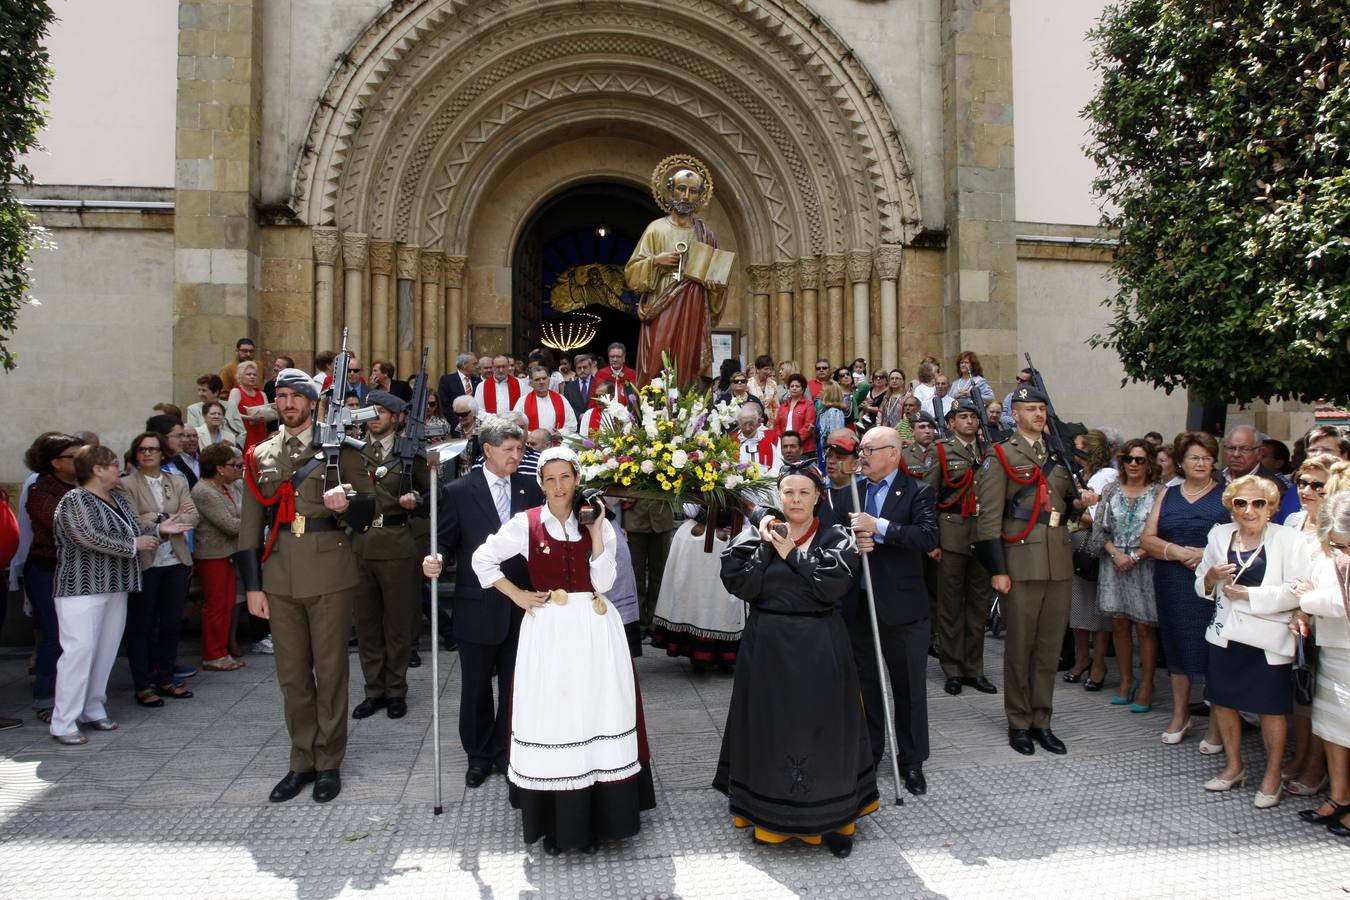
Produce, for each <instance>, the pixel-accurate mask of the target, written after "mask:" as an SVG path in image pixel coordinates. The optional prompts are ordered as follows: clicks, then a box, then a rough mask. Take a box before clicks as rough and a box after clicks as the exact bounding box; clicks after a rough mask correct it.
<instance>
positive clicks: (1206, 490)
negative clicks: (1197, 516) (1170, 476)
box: [1181, 481, 1214, 500]
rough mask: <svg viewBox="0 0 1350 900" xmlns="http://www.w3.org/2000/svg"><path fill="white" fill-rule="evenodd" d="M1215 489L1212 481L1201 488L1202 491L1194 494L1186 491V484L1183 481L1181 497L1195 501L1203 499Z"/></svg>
mask: <svg viewBox="0 0 1350 900" xmlns="http://www.w3.org/2000/svg"><path fill="white" fill-rule="evenodd" d="M1213 487H1214V482H1212V481H1211V482H1210V483H1209V484H1207V485H1205V486H1204V487H1202V488H1200V490H1198V491H1194V492H1192V491H1188V490H1186V482H1184V481H1183V482H1182V483H1181V496H1183V497H1185V498H1186V499H1187V500H1194V499H1196V498H1197V497H1203V496H1204V495H1205V494H1207V493H1209V491H1210V490H1212V489H1213Z"/></svg>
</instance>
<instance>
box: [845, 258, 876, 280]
mask: <svg viewBox="0 0 1350 900" xmlns="http://www.w3.org/2000/svg"><path fill="white" fill-rule="evenodd" d="M848 280H849V282H850V283H851V284H858V283H859V282H866V281H871V280H872V251H871V250H850V251H848Z"/></svg>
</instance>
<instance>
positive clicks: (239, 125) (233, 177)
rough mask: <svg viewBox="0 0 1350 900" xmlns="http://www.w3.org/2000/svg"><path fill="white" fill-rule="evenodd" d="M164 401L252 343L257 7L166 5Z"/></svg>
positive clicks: (258, 113) (256, 300)
mask: <svg viewBox="0 0 1350 900" xmlns="http://www.w3.org/2000/svg"><path fill="white" fill-rule="evenodd" d="M174 5H175V6H176V7H179V9H178V30H177V32H176V37H177V42H178V60H177V63H178V65H177V73H178V75H177V103H176V115H175V119H174V137H175V142H174V143H175V150H174V157H175V161H174V215H173V249H174V290H173V342H172V346H171V347H169V348H167V350H168V352H169V353H170V354H171V355H172V360H173V396H174V398H176V399H177V400H178V401H179V402H180V403H186V402H188V401H189V400H190V399H191V398H192V397H193V396H194V393H195V382H196V379H197V376H199V375H201V373H203V372H214V371H216V370H217V369H219V368H220V367H221V366H222V365H223V364H224V363H226V362H228V361H230V360H232V359H234V342H235V341H236V340H237V339H238V338H241V337H244V336H248V337H252V338H253V339H254V340H258V341H261V340H262V336H261V335H260V334H259V333H258V327H259V321H260V319H261V306H262V301H261V298H260V294H261V284H260V279H261V273H262V254H261V249H262V247H261V244H262V241H261V235H260V232H259V229H258V222H257V219H256V218H255V217H254V215H253V210H254V208H255V207H256V206H257V205H258V198H259V196H260V184H261V170H262V163H261V158H260V154H261V139H260V133H261V130H262V96H263V85H262V8H263V0H234V2H232V3H231V4H229V5H226V4H225V3H186V2H185V3H182V4H174Z"/></svg>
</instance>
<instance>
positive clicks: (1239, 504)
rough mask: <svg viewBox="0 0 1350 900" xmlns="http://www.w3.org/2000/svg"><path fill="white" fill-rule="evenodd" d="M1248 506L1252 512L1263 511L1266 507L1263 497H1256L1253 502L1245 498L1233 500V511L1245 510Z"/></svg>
mask: <svg viewBox="0 0 1350 900" xmlns="http://www.w3.org/2000/svg"><path fill="white" fill-rule="evenodd" d="M1248 506H1250V507H1251V508H1252V509H1254V510H1262V509H1265V508H1266V506H1267V504H1266V499H1265V498H1264V497H1257V498H1256V499H1255V500H1248V499H1247V498H1246V497H1234V498H1233V509H1246V508H1247V507H1248Z"/></svg>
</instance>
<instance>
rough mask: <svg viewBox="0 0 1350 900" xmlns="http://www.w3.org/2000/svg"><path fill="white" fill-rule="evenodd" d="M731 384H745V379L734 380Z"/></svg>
mask: <svg viewBox="0 0 1350 900" xmlns="http://www.w3.org/2000/svg"><path fill="white" fill-rule="evenodd" d="M731 383H732V384H745V379H744V378H733V379H731Z"/></svg>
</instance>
